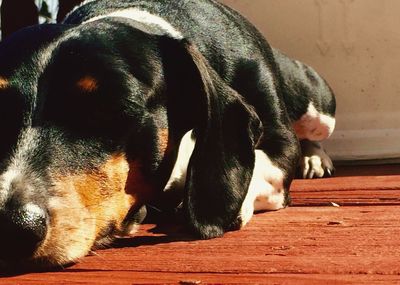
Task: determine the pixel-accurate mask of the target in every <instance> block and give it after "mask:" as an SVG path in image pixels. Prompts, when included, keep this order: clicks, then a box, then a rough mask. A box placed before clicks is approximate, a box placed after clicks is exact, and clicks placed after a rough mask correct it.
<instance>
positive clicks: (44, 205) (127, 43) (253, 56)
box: [0, 0, 335, 266]
mask: <svg viewBox="0 0 400 285" xmlns="http://www.w3.org/2000/svg"><path fill="white" fill-rule="evenodd" d="M334 113H335V100H334V97H333V95H332V92H331V91H330V89H329V87H328V86H327V85H326V83H325V82H324V80H323V79H321V77H320V76H319V75H318V74H317V73H316V72H315V71H314V70H312V69H311V68H309V67H307V66H305V65H303V64H302V63H299V62H297V61H292V60H290V59H288V58H287V57H286V56H284V55H282V54H281V53H279V52H278V51H274V50H272V49H271V48H270V47H269V45H268V44H267V42H266V41H265V39H264V38H263V37H262V36H261V35H260V33H259V32H258V31H257V30H256V29H255V28H254V27H253V26H252V25H251V24H250V23H249V22H247V21H246V20H245V19H244V18H242V17H241V16H240V15H239V14H238V13H236V12H235V11H232V10H231V9H229V8H227V7H225V6H223V5H222V4H219V3H218V2H216V1H213V0H179V1H178V0H175V1H169V0H130V1H129V0H126V1H124V0H117V1H106V0H98V1H86V2H85V3H84V4H82V5H81V6H80V7H78V8H77V9H75V10H74V11H72V12H71V13H70V14H69V15H68V16H67V18H66V19H65V21H64V22H63V23H62V24H54V25H39V26H34V27H30V28H26V29H24V30H21V31H19V32H17V33H15V34H13V35H12V36H10V37H8V38H7V39H6V40H5V41H3V42H2V43H1V44H0V118H1V120H0V133H1V140H0V228H1V231H2V233H1V236H0V260H2V262H3V263H7V264H8V263H13V264H15V263H16V264H32V265H44V266H51V265H58V264H67V263H70V262H74V261H76V260H77V259H78V258H80V257H82V256H84V255H86V254H87V253H88V252H89V251H90V250H91V249H93V248H96V247H97V246H100V245H104V244H107V243H108V242H109V241H110V240H112V238H113V237H114V236H115V235H121V234H126V233H129V232H131V231H132V229H133V225H134V224H135V223H136V222H137V220H136V216H137V215H136V214H137V213H138V212H140V211H139V210H140V209H141V208H142V206H143V205H145V204H146V203H149V202H152V201H157V200H159V199H162V197H163V195H164V194H166V193H169V191H174V193H181V195H182V201H183V203H182V205H183V215H184V216H185V218H186V221H187V225H188V227H189V228H190V229H191V230H192V231H193V232H194V233H196V234H197V235H198V236H199V237H200V238H213V237H217V236H220V235H222V234H223V233H224V232H226V231H229V230H233V229H238V228H241V227H243V226H244V225H245V224H246V223H247V222H248V221H249V220H250V218H251V216H252V214H253V212H254V211H255V210H276V209H280V208H284V207H285V206H286V205H288V203H289V187H290V184H291V181H292V179H293V177H294V175H295V172H296V168H297V167H298V165H299V161H300V166H301V170H302V174H303V176H304V177H306V178H313V177H322V176H326V175H330V174H331V172H332V170H333V166H332V163H331V161H330V159H329V157H328V156H327V155H326V154H325V152H324V151H323V149H322V147H321V145H320V144H319V141H322V140H324V139H326V138H327V137H329V135H330V134H331V133H332V131H333V128H334V124H335V120H334V118H333V116H334ZM299 141H300V143H299ZM300 146H301V148H302V149H303V155H302V156H301V155H300V153H301V149H300ZM177 190H178V191H177ZM173 206H175V205H173Z"/></svg>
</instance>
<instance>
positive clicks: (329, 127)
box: [293, 103, 336, 141]
mask: <svg viewBox="0 0 400 285" xmlns="http://www.w3.org/2000/svg"><path fill="white" fill-rule="evenodd" d="M335 124H336V120H335V118H332V117H331V116H328V115H325V114H322V113H319V112H318V111H317V109H315V107H314V104H313V103H310V104H309V105H308V109H307V113H305V114H304V115H303V116H302V117H301V118H300V119H299V120H298V121H296V122H294V124H293V128H294V130H295V131H296V134H297V137H298V138H299V139H300V140H302V139H308V140H311V141H322V140H324V139H327V138H328V137H329V136H330V135H331V134H332V133H333V130H334V129H335Z"/></svg>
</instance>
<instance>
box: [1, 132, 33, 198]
mask: <svg viewBox="0 0 400 285" xmlns="http://www.w3.org/2000/svg"><path fill="white" fill-rule="evenodd" d="M37 141H38V134H37V132H36V131H35V130H34V129H32V128H27V129H25V130H24V131H23V132H22V133H21V135H20V137H19V139H18V144H17V148H16V150H15V152H14V155H13V156H12V158H11V160H10V164H9V165H8V167H7V169H6V170H5V172H4V173H3V174H2V175H1V176H0V183H1V187H2V191H1V192H0V202H1V199H4V198H5V197H6V196H7V193H8V191H9V190H10V187H11V184H12V183H13V181H15V179H16V178H17V177H18V176H20V175H21V174H22V173H23V172H24V171H25V169H26V164H27V154H28V153H30V152H31V150H32V149H33V148H35V147H36V146H37Z"/></svg>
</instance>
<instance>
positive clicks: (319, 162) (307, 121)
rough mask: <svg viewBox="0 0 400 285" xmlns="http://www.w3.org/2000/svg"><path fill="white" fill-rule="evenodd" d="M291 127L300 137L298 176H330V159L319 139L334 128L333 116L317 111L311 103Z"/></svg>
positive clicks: (306, 177) (332, 171) (332, 168)
mask: <svg viewBox="0 0 400 285" xmlns="http://www.w3.org/2000/svg"><path fill="white" fill-rule="evenodd" d="M293 128H294V129H295V131H296V135H297V137H298V138H299V139H300V145H301V151H302V157H301V160H300V176H301V177H302V178H304V179H313V178H322V177H330V176H332V174H333V173H334V167H333V164H332V160H331V159H330V158H329V156H328V155H327V154H326V152H325V150H324V149H323V147H322V143H321V141H323V140H325V139H327V138H328V137H329V136H330V135H331V134H332V132H333V130H334V128H335V118H333V117H331V116H329V115H327V114H324V113H322V112H320V111H317V110H316V108H315V107H314V105H313V104H312V103H310V104H309V107H308V109H307V113H306V114H304V115H303V116H302V117H301V118H300V119H299V120H298V121H296V122H294V124H293Z"/></svg>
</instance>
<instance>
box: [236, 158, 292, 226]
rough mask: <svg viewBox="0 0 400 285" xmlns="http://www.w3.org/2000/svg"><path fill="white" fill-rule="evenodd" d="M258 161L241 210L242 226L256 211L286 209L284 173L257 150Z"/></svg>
mask: <svg viewBox="0 0 400 285" xmlns="http://www.w3.org/2000/svg"><path fill="white" fill-rule="evenodd" d="M255 155H256V161H255V165H254V171H253V176H252V178H251V182H250V186H249V190H248V193H247V196H246V198H245V200H244V202H243V205H242V208H241V210H240V218H241V220H242V226H244V225H245V224H247V223H248V222H249V221H250V219H251V217H252V216H253V213H254V211H274V210H279V209H282V208H284V207H285V191H284V187H283V181H284V177H285V175H284V173H283V172H282V170H281V169H279V168H278V167H277V166H275V165H274V164H273V163H272V161H271V160H270V159H269V157H268V156H267V155H266V154H265V153H264V152H263V151H262V150H256V151H255Z"/></svg>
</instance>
